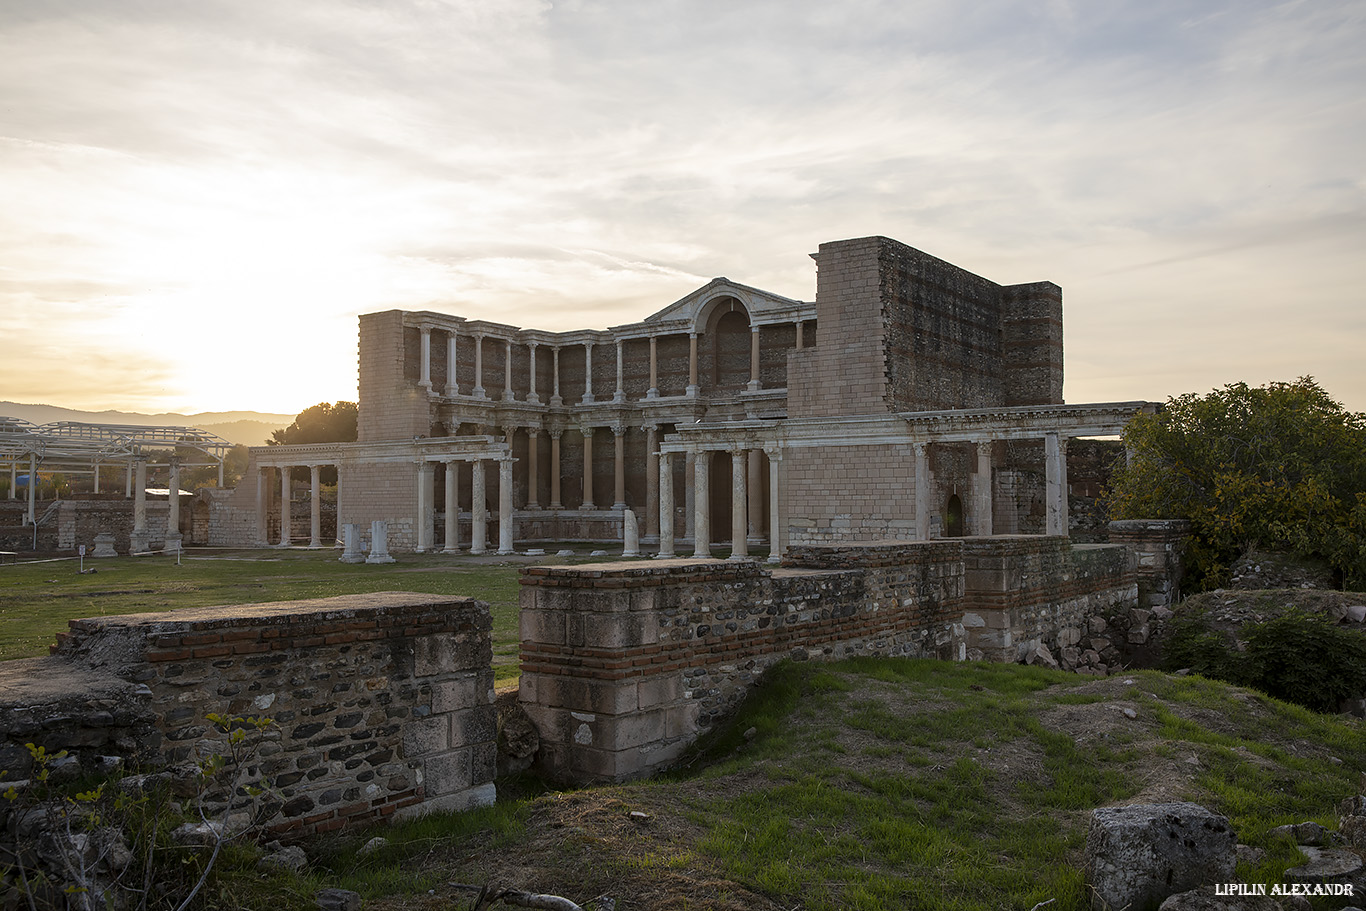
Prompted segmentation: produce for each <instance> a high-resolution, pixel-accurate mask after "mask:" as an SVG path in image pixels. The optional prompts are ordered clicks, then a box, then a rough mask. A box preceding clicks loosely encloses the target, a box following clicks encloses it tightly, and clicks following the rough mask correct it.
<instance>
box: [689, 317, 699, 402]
mask: <svg viewBox="0 0 1366 911" xmlns="http://www.w3.org/2000/svg"><path fill="white" fill-rule="evenodd" d="M687 395H689V396H696V395H697V333H696V332H689V333H688V389H687Z"/></svg>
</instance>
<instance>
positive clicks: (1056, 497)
mask: <svg viewBox="0 0 1366 911" xmlns="http://www.w3.org/2000/svg"><path fill="white" fill-rule="evenodd" d="M1043 458H1044V473H1045V476H1046V477H1047V488H1046V491H1045V494H1044V506H1045V509H1046V510H1047V512H1046V523H1047V524H1046V526H1045V532H1046V533H1047V534H1050V535H1065V534H1067V533H1068V529H1067V441H1066V439H1065V438H1062V437H1059V435H1058V434H1056V433H1046V434H1044V437H1043Z"/></svg>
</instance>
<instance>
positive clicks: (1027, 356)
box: [1001, 282, 1063, 405]
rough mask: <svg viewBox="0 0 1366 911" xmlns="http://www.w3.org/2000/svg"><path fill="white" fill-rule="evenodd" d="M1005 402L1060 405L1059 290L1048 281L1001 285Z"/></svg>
mask: <svg viewBox="0 0 1366 911" xmlns="http://www.w3.org/2000/svg"><path fill="white" fill-rule="evenodd" d="M1001 330H1002V332H1001V334H1002V358H1003V366H1004V374H1005V375H1004V387H1005V388H1004V392H1005V402H1004V404H1006V405H1061V404H1062V403H1063V401H1062V288H1059V287H1058V286H1057V285H1055V284H1053V283H1052V282H1033V283H1030V284H1025V285H1007V286H1005V287H1004V288H1002V289H1001Z"/></svg>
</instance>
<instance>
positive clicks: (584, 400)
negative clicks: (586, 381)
mask: <svg viewBox="0 0 1366 911" xmlns="http://www.w3.org/2000/svg"><path fill="white" fill-rule="evenodd" d="M595 401H596V399H594V398H593V393H591V392H590V393H588V394H587V395H585V396H584V397H583V398H581V399H579V404H580V405H592V404H593V403H594V402H595Z"/></svg>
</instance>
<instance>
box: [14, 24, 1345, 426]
mask: <svg viewBox="0 0 1366 911" xmlns="http://www.w3.org/2000/svg"><path fill="white" fill-rule="evenodd" d="M1363 39H1366V21H1363V12H1362V10H1361V7H1360V5H1359V4H1354V3H1347V2H1338V3H1334V2H1326V3H1316V4H1304V3H1299V4H1297V3H1276V2H1253V3H1239V4H1234V3H1232V2H1212V0H1211V2H1205V3H1201V4H1199V5H1197V6H1195V7H1192V6H1191V5H1190V4H1189V3H1185V2H1180V3H1178V2H1176V0H1157V2H1153V3H1143V4H1138V3H1125V2H1118V0H1100V2H1094V3H1093V2H1087V3H1077V2H1067V0H1054V2H1050V3H1048V4H1044V5H1038V4H1022V3H1018V2H1010V0H988V2H984V3H980V4H972V5H969V6H966V7H965V6H964V5H963V4H961V3H956V2H950V0H920V2H911V3H906V2H893V0H851V2H849V3H844V4H840V5H838V6H834V5H830V4H814V3H789V2H783V3H778V2H758V3H743V4H736V3H724V2H719V0H690V2H683V0H661V2H658V3H650V4H641V3H635V2H625V0H610V2H596V0H582V2H541V0H508V2H499V3H494V2H484V0H469V2H437V0H409V2H399V3H390V4H384V5H374V4H368V3H360V2H350V3H347V2H343V3H335V2H327V3H323V2H320V0H299V2H295V3H290V4H278V3H268V2H265V0H249V2H234V3H215V2H210V3H199V4H181V3H174V2H169V0H162V2H144V3H138V4H134V5H125V6H120V7H118V8H115V7H111V6H109V5H107V4H104V3H100V2H97V0H84V2H73V3H67V4H63V5H61V6H59V7H53V6H43V5H26V6H23V7H21V8H6V10H5V11H4V12H3V13H0V105H3V107H4V109H5V111H6V118H5V124H4V126H3V127H0V134H3V135H0V194H3V196H4V198H5V199H6V206H5V207H4V209H3V210H0V251H3V256H0V262H3V263H4V268H3V269H0V306H2V307H4V308H5V312H6V314H7V321H8V327H0V333H4V337H3V339H0V341H2V342H3V343H4V345H5V347H6V349H7V350H8V349H9V348H10V347H12V344H11V343H12V342H14V341H15V337H14V336H13V335H12V333H14V332H16V330H17V327H23V329H22V331H23V333H24V338H25V339H27V340H31V341H32V343H33V344H36V345H40V346H48V347H50V348H52V347H56V348H59V347H61V343H62V342H63V341H72V340H74V341H75V342H77V343H79V344H81V345H85V344H87V343H89V344H90V345H92V346H95V345H97V344H102V345H104V346H106V347H107V348H109V350H114V349H118V350H126V351H128V352H130V353H129V355H128V358H129V360H130V361H131V362H134V363H137V362H139V361H146V362H149V363H154V364H155V363H161V361H159V360H158V359H159V358H162V357H163V356H166V355H165V352H166V346H165V343H164V338H163V336H162V335H161V334H160V333H163V332H164V331H165V330H166V329H167V327H172V326H178V327H183V328H185V329H189V330H190V331H195V330H196V329H200V328H202V327H212V328H213V336H212V343H213V346H214V350H215V353H216V354H217V355H218V356H220V357H222V358H223V359H225V360H227V361H229V362H231V361H232V360H233V359H234V358H237V359H240V360H241V361H242V362H243V365H244V367H245V368H246V369H244V371H242V372H243V374H244V375H250V376H252V377H254V376H256V375H257V374H268V375H269V376H270V377H271V381H270V382H258V381H256V380H255V379H252V380H251V381H250V382H247V381H243V382H242V383H240V384H238V385H236V386H235V387H233V388H227V389H225V388H224V384H223V382H222V379H221V377H215V376H214V375H213V372H212V371H211V370H210V369H209V367H208V365H206V364H205V363H204V362H203V358H202V357H199V358H197V359H196V358H187V359H184V360H183V361H182V360H173V361H172V362H171V364H172V367H171V369H175V370H184V371H186V375H184V376H181V377H171V378H170V382H168V383H165V384H164V385H166V386H167V387H168V388H169V389H170V390H171V392H170V393H168V394H170V395H172V396H174V395H176V394H179V395H180V396H182V398H180V399H177V400H176V401H175V402H174V403H171V402H168V403H167V407H169V406H170V405H171V404H174V405H175V406H176V407H181V406H187V407H190V408H191V409H192V410H203V409H204V408H209V407H220V408H235V407H254V408H264V409H272V410H277V411H286V412H288V411H297V410H298V409H299V408H301V407H304V406H306V405H309V404H312V403H313V402H315V401H318V400H321V399H323V398H328V399H335V398H338V397H347V396H349V395H351V394H353V393H351V392H349V391H348V390H349V389H351V388H353V384H354V363H353V362H352V359H351V354H352V352H353V351H354V331H355V322H354V318H355V316H356V314H358V313H361V312H367V311H371V310H379V309H387V308H390V307H413V308H429V309H441V310H449V311H452V312H458V313H461V314H463V315H467V316H481V315H495V316H496V318H498V319H500V320H501V321H505V322H514V323H518V324H522V325H533V326H542V327H546V328H560V327H563V328H571V327H573V328H577V327H580V326H583V325H611V324H617V323H623V322H630V321H634V320H636V319H639V318H641V317H643V316H644V315H646V314H648V313H651V312H654V311H655V310H657V309H659V308H660V307H661V306H663V305H665V304H667V303H668V302H670V301H672V300H675V299H677V298H678V297H681V296H682V295H683V294H685V293H687V292H688V291H690V290H692V288H694V287H696V286H697V285H698V284H701V283H702V282H704V281H705V280H706V279H707V278H710V277H712V276H716V275H722V274H724V275H727V276H729V277H731V278H733V279H736V280H738V281H742V282H745V283H747V284H752V285H757V286H759V287H765V288H768V289H770V290H773V291H775V292H777V293H780V294H784V295H787V296H791V297H798V298H810V297H812V296H813V294H814V280H813V268H812V264H811V262H810V260H809V259H807V257H806V254H807V253H809V252H811V251H813V250H814V249H815V248H816V246H817V245H818V244H819V243H821V242H822V241H826V240H831V239H835V238H838V237H850V236H862V235H867V234H886V235H890V236H893V237H897V238H899V239H902V240H904V241H906V242H908V243H911V244H912V245H915V246H919V247H922V248H924V249H926V250H927V251H928V252H931V253H933V254H935V255H937V256H942V257H944V258H947V259H950V260H951V261H954V262H958V263H959V264H961V265H963V266H964V267H965V268H968V269H970V270H972V271H974V272H978V273H979V274H983V275H986V276H988V277H991V278H994V279H997V280H1000V281H1003V282H1010V281H1028V280H1034V279H1040V278H1049V279H1052V280H1054V281H1057V282H1059V283H1060V284H1062V285H1063V286H1064V288H1065V292H1066V294H1067V300H1068V312H1069V316H1068V319H1069V337H1068V342H1069V346H1070V356H1069V397H1072V398H1074V399H1075V398H1077V397H1078V396H1080V397H1082V398H1086V397H1090V395H1091V393H1089V392H1088V391H1087V390H1088V389H1091V388H1094V389H1097V390H1099V389H1102V388H1109V387H1108V386H1106V385H1105V384H1106V383H1109V382H1110V381H1109V380H1107V379H1106V376H1110V375H1113V376H1123V377H1126V378H1132V377H1142V376H1143V375H1144V374H1145V371H1146V370H1148V369H1149V368H1151V369H1152V370H1154V371H1159V370H1160V371H1163V375H1164V376H1165V375H1166V371H1167V370H1168V365H1167V363H1166V361H1165V360H1164V358H1166V357H1168V355H1166V354H1164V352H1173V351H1174V352H1179V357H1178V355H1175V354H1173V355H1170V356H1171V357H1177V358H1178V360H1179V359H1184V360H1185V361H1186V362H1187V363H1188V364H1189V363H1193V362H1194V361H1195V360H1198V359H1199V357H1198V354H1197V353H1195V352H1193V351H1192V350H1190V349H1189V348H1188V346H1187V345H1186V341H1187V337H1188V336H1195V335H1196V333H1210V332H1217V333H1219V335H1218V340H1217V344H1218V345H1220V346H1223V347H1225V348H1226V349H1227V350H1229V351H1239V350H1241V351H1243V352H1246V354H1245V356H1243V357H1242V358H1241V359H1239V358H1238V357H1233V358H1232V359H1231V360H1227V361H1225V360H1222V359H1220V360H1219V362H1218V365H1217V369H1219V370H1227V371H1229V375H1228V376H1227V378H1226V379H1227V380H1233V379H1241V378H1243V376H1242V375H1240V374H1239V371H1243V372H1244V373H1248V372H1252V371H1256V370H1260V369H1262V365H1263V364H1264V363H1265V362H1266V359H1267V358H1268V357H1269V354H1268V352H1267V351H1266V350H1265V346H1264V345H1262V343H1261V340H1260V339H1259V337H1258V334H1259V332H1260V333H1269V334H1271V335H1274V337H1275V338H1276V339H1277V340H1278V343H1279V344H1280V346H1281V347H1282V348H1283V349H1285V350H1287V351H1291V352H1293V353H1292V354H1291V355H1289V356H1287V357H1286V358H1284V360H1286V362H1287V363H1290V362H1298V361H1299V360H1311V361H1312V359H1313V358H1314V357H1323V358H1326V359H1328V361H1329V365H1328V366H1329V368H1330V369H1329V373H1331V375H1332V376H1331V379H1330V378H1329V377H1328V376H1322V375H1321V379H1324V380H1325V382H1329V383H1330V386H1329V388H1330V389H1334V386H1333V385H1331V383H1334V382H1336V383H1337V384H1339V386H1341V387H1344V388H1352V389H1366V376H1364V375H1363V373H1362V371H1363V369H1366V368H1358V367H1352V366H1350V365H1348V364H1347V363H1346V361H1345V360H1343V359H1342V358H1341V357H1340V356H1339V354H1338V353H1337V348H1336V347H1335V346H1334V340H1333V339H1331V338H1330V339H1328V340H1325V339H1323V338H1320V337H1318V336H1316V335H1315V334H1313V333H1312V332H1310V331H1309V327H1308V326H1307V325H1297V324H1296V323H1295V321H1294V320H1290V321H1284V320H1282V319H1281V318H1280V316H1279V314H1278V309H1277V308H1278V307H1282V306H1283V303H1284V300H1285V299H1286V297H1287V296H1292V297H1293V298H1294V299H1295V305H1296V308H1297V309H1298V310H1299V312H1301V313H1310V314H1313V316H1314V318H1315V319H1316V320H1320V321H1323V322H1327V323H1334V322H1335V321H1337V324H1340V325H1344V326H1345V325H1350V324H1348V323H1341V320H1343V319H1344V312H1345V311H1347V310H1349V309H1350V307H1351V306H1354V302H1355V301H1356V300H1357V299H1358V297H1359V294H1358V292H1357V290H1356V289H1357V288H1358V287H1359V286H1360V279H1361V275H1360V269H1359V266H1357V265H1356V260H1357V259H1359V255H1357V254H1355V253H1354V251H1359V250H1360V249H1362V248H1363V246H1366V245H1364V244H1363V242H1364V241H1366V231H1364V230H1363V214H1364V213H1366V205H1364V204H1363V197H1364V196H1366V194H1364V193H1363V191H1364V190H1366V180H1364V179H1363V177H1362V174H1361V169H1360V164H1359V158H1360V148H1361V147H1362V145H1363V139H1366V136H1363V135H1362V134H1363V123H1362V119H1361V117H1360V116H1359V111H1360V107H1359V104H1360V102H1359V98H1360V97H1361V90H1362V88H1363V85H1366V62H1364V61H1363V58H1362V56H1361V55H1360V54H1359V53H1357V51H1356V48H1358V47H1360V46H1361V44H1362V42H1363ZM1248 312H1256V313H1258V314H1259V317H1258V318H1259V320H1261V322H1253V321H1249V320H1247V319H1245V318H1240V317H1242V315H1244V314H1246V313H1248ZM1145 317H1147V318H1145ZM1300 322H1301V323H1303V322H1304V321H1300ZM1181 325H1185V326H1187V327H1188V328H1187V329H1185V330H1182V329H1179V328H1177V327H1178V326H1181ZM1115 326H1124V327H1125V333H1126V334H1125V336H1124V339H1125V343H1124V344H1123V345H1119V344H1117V343H1116V341H1115V339H1114V337H1113V332H1112V331H1107V329H1108V327H1115ZM1074 327H1075V330H1074ZM1344 334H1345V335H1348V337H1349V338H1350V334H1349V333H1344ZM300 339H313V340H315V343H314V344H312V345H300V344H299V342H298V340H300ZM1173 339H1176V340H1177V343H1176V344H1173ZM1357 340H1358V342H1359V340H1360V339H1359V336H1358V337H1357ZM1215 343H1216V342H1215V341H1214V340H1212V339H1210V338H1208V337H1205V338H1203V340H1202V339H1201V338H1200V337H1198V336H1196V337H1195V340H1194V341H1193V342H1191V344H1192V345H1196V346H1198V345H1199V344H1204V345H1205V346H1206V347H1208V346H1209V345H1211V344H1215ZM324 345H325V346H326V348H324ZM291 346H292V349H293V350H291ZM1098 349H1104V350H1107V352H1108V353H1107V356H1106V357H1103V358H1096V357H1094V356H1091V352H1093V351H1095V350H1098ZM1155 352H1156V353H1155ZM1301 352H1303V356H1302V357H1301V356H1300V353H1301ZM179 357H180V356H179V355H176V358H179ZM1297 359H1298V360H1297ZM1207 360H1208V359H1207ZM1159 362H1161V363H1159ZM284 364H288V365H290V367H292V368H294V370H295V373H294V374H292V375H291V376H292V378H291V379H290V380H284V379H282V376H283V375H282V373H281V370H282V369H283V366H282V365H284ZM7 370H11V368H10V364H9V362H8V361H7V362H6V363H5V364H4V365H0V388H9V386H10V384H11V383H12V382H15V381H16V380H15V379H14V374H13V373H12V372H11V373H7V372H5V371H7ZM1170 373H1171V375H1172V376H1173V377H1177V378H1178V379H1176V380H1174V382H1180V380H1179V377H1181V376H1182V375H1188V376H1190V377H1191V378H1192V379H1191V381H1192V382H1195V381H1197V380H1198V381H1200V382H1204V381H1205V378H1206V375H1205V374H1203V373H1199V372H1194V373H1192V372H1190V370H1189V368H1187V372H1186V373H1185V374H1183V373H1182V368H1181V366H1180V364H1179V363H1175V362H1173V363H1172V365H1171V369H1170ZM1129 381H1130V380H1129V379H1125V380H1124V382H1129ZM130 382H131V381H130ZM328 383H330V384H331V385H332V386H333V387H336V388H337V389H338V392H337V393H336V394H333V395H328V394H326V389H327V388H328V386H327V384H328ZM1088 383H1093V385H1091V386H1088ZM162 385H163V383H162V379H161V377H160V376H158V378H157V379H156V381H154V382H149V383H145V384H141V385H137V384H133V385H129V386H127V387H126V388H128V389H130V390H133V392H135V393H136V394H139V395H149V394H151V393H149V392H148V391H147V390H148V389H149V388H161V386H162ZM1154 385H1155V386H1159V387H1160V386H1161V383H1158V382H1155V383H1154ZM59 386H61V387H62V388H64V389H65V388H66V385H65V384H64V382H63V381H61V380H59V379H58V378H52V380H51V388H52V390H53V394H54V395H55V394H56V392H57V389H58V387H59ZM106 388H107V389H108V390H109V392H108V394H109V395H110V396H114V395H115V392H114V390H115V389H116V388H118V389H122V388H125V387H124V386H122V385H119V386H108V387H106ZM1078 390H1080V391H1078ZM1177 391H1179V390H1177ZM118 394H120V395H121V394H123V393H118ZM130 394H131V393H130ZM210 394H212V395H216V396H220V397H221V396H224V395H228V394H232V395H240V396H262V397H263V398H261V399H252V400H250V401H248V400H243V399H238V400H235V401H231V402H228V401H222V400H221V398H220V399H219V400H216V401H215V402H204V403H198V402H195V401H192V400H191V397H193V396H196V395H210ZM1149 394H1151V393H1149V392H1148V391H1146V389H1145V388H1144V385H1143V383H1141V382H1140V383H1135V385H1134V386H1133V387H1132V388H1131V391H1130V392H1129V393H1127V394H1125V395H1124V396H1122V397H1124V398H1133V397H1142V396H1144V395H1149ZM286 396H293V398H292V399H290V400H289V401H286V400H285V397H286ZM50 398H51V397H49V399H50ZM107 404H111V405H119V404H122V402H121V401H118V400H116V399H115V398H112V397H111V398H110V399H108V400H107ZM1356 406H1357V407H1366V401H1360V402H1357V403H1356Z"/></svg>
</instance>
